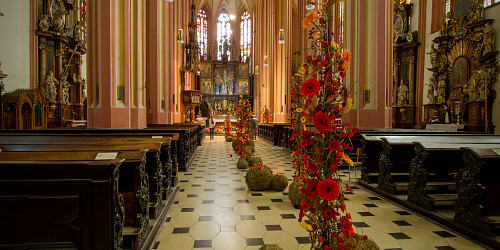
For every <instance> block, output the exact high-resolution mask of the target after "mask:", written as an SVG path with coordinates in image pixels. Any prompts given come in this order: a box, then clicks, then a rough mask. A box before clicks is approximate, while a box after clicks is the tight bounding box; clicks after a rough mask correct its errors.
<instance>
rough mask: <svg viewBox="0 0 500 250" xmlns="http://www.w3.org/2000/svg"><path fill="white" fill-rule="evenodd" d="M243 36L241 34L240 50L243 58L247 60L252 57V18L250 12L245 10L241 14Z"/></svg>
mask: <svg viewBox="0 0 500 250" xmlns="http://www.w3.org/2000/svg"><path fill="white" fill-rule="evenodd" d="M240 29H241V36H240V51H241V60H242V61H243V62H246V61H247V59H248V58H249V57H250V52H251V48H252V47H251V45H252V20H250V14H248V11H245V12H244V13H243V15H242V16H241V23H240Z"/></svg>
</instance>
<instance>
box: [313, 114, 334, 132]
mask: <svg viewBox="0 0 500 250" xmlns="http://www.w3.org/2000/svg"><path fill="white" fill-rule="evenodd" d="M313 122H314V127H315V128H316V129H317V130H318V131H319V132H321V133H328V132H330V131H331V130H332V125H330V122H331V120H330V117H328V114H327V113H323V112H321V111H320V112H316V114H314V118H313Z"/></svg>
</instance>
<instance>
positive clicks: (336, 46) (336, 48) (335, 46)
mask: <svg viewBox="0 0 500 250" xmlns="http://www.w3.org/2000/svg"><path fill="white" fill-rule="evenodd" d="M332 47H333V49H334V50H335V51H337V50H338V49H339V45H338V44H337V43H336V42H335V41H332Z"/></svg>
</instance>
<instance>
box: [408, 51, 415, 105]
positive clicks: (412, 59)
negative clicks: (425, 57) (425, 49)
mask: <svg viewBox="0 0 500 250" xmlns="http://www.w3.org/2000/svg"><path fill="white" fill-rule="evenodd" d="M408 61H409V62H410V69H409V70H408V71H409V72H408V76H409V84H408V89H409V92H408V105H410V106H414V105H415V57H414V56H410V57H409V58H408Z"/></svg>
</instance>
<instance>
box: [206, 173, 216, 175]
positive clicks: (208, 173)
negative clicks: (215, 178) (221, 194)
mask: <svg viewBox="0 0 500 250" xmlns="http://www.w3.org/2000/svg"><path fill="white" fill-rule="evenodd" d="M208 175H216V173H208Z"/></svg>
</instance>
